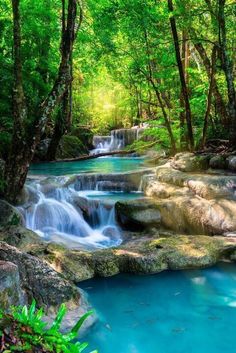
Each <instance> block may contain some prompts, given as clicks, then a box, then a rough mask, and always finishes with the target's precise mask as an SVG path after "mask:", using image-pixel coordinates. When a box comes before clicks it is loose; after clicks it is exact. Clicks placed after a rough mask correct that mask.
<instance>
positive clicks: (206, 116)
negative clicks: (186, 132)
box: [201, 46, 216, 147]
mask: <svg viewBox="0 0 236 353" xmlns="http://www.w3.org/2000/svg"><path fill="white" fill-rule="evenodd" d="M215 71H216V46H214V47H213V49H212V60H211V76H210V84H209V90H208V96H207V107H206V113H205V117H204V126H203V132H202V143H201V145H202V147H204V146H205V144H206V138H207V128H208V121H209V116H210V112H211V101H212V93H213V87H214V81H215Z"/></svg>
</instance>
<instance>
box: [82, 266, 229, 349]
mask: <svg viewBox="0 0 236 353" xmlns="http://www.w3.org/2000/svg"><path fill="white" fill-rule="evenodd" d="M81 286H82V288H83V289H85V290H87V292H88V293H89V300H90V301H91V303H92V305H93V306H94V307H95V308H96V309H97V312H98V315H99V318H100V321H99V322H98V323H97V324H96V325H95V326H94V327H93V329H92V330H90V332H89V334H88V335H87V336H86V339H87V340H88V341H89V342H91V343H90V348H91V349H92V348H98V349H99V352H101V353H111V352H112V353H159V352H160V353H222V352H224V353H234V352H235V340H234V336H235V326H236V307H235V306H236V304H235V303H236V267H235V266H234V265H229V264H227V265H226V264H224V265H221V266H218V267H215V268H213V269H206V270H203V271H186V272H163V273H161V274H158V275H155V276H145V277H143V276H130V275H120V276H116V277H113V278H109V279H94V280H91V281H86V282H83V283H82V284H80V287H81ZM107 303H109V305H108V304H107Z"/></svg>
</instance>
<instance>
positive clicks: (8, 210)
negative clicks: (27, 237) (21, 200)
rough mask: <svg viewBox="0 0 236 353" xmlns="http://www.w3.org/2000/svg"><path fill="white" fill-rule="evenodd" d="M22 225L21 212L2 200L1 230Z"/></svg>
mask: <svg viewBox="0 0 236 353" xmlns="http://www.w3.org/2000/svg"><path fill="white" fill-rule="evenodd" d="M21 224H22V216H21V214H20V212H19V211H18V210H17V209H16V208H15V207H13V206H12V205H10V204H9V203H8V202H6V201H4V200H0V228H5V227H9V226H18V225H21Z"/></svg>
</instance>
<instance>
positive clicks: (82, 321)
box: [71, 310, 93, 333]
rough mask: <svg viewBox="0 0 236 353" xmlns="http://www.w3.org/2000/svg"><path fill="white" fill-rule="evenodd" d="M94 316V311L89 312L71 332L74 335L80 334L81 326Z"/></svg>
mask: <svg viewBox="0 0 236 353" xmlns="http://www.w3.org/2000/svg"><path fill="white" fill-rule="evenodd" d="M92 314H93V310H90V311H88V312H87V313H86V314H84V315H83V316H82V317H81V318H80V319H79V321H78V322H77V323H76V324H75V326H74V327H73V328H72V330H71V332H73V333H78V331H79V330H80V328H81V326H82V325H83V323H84V321H85V320H86V319H87V318H88V317H89V316H91V315H92Z"/></svg>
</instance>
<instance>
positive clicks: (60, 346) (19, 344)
mask: <svg viewBox="0 0 236 353" xmlns="http://www.w3.org/2000/svg"><path fill="white" fill-rule="evenodd" d="M66 311H67V310H66V307H65V305H64V304H62V305H61V307H60V308H59V310H58V313H57V315H56V318H55V320H54V321H53V323H52V325H51V327H49V328H48V327H47V323H46V322H45V321H43V319H42V318H43V316H44V311H43V309H39V310H36V302H35V301H34V300H33V302H32V304H31V305H30V307H29V308H28V307H27V306H23V307H21V306H18V307H12V308H11V310H10V312H9V313H3V312H2V313H1V314H0V336H1V339H0V352H3V353H11V352H29V353H49V352H53V353H81V352H83V351H84V350H85V348H86V347H87V346H88V343H85V342H84V343H80V342H78V341H76V338H77V336H78V332H79V330H80V328H81V326H82V324H83V323H84V321H85V320H86V319H87V318H88V317H89V316H90V315H91V314H92V312H91V311H89V312H88V313H86V314H85V315H83V316H82V317H81V318H80V319H79V320H78V322H77V323H76V324H75V326H74V327H73V328H72V329H71V331H70V332H68V333H65V334H64V333H61V331H60V327H61V323H62V321H63V318H64V316H65V314H66ZM92 353H97V351H96V352H95V351H94V352H92Z"/></svg>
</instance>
